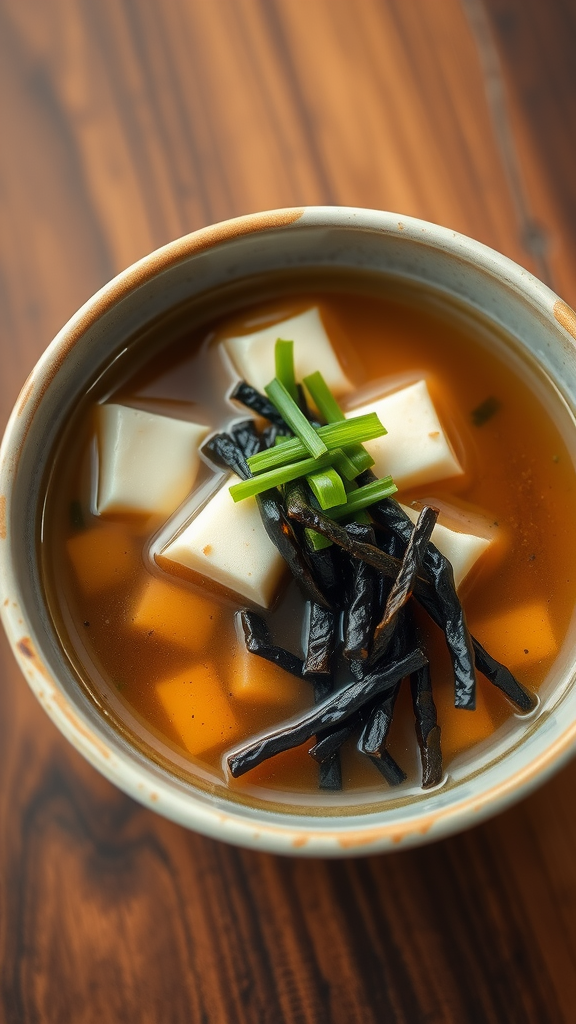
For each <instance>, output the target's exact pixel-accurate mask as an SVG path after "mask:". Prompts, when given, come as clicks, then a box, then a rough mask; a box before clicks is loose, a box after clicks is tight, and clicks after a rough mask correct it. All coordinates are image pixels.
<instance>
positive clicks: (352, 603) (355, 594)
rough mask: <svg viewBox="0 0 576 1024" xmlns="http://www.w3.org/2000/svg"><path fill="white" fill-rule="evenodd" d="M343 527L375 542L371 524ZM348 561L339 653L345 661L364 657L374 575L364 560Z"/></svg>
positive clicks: (373, 596) (355, 534)
mask: <svg viewBox="0 0 576 1024" xmlns="http://www.w3.org/2000/svg"><path fill="white" fill-rule="evenodd" d="M345 530H346V533H348V534H349V535H350V536H351V537H354V538H355V539H356V540H361V541H364V542H365V543H368V544H373V545H375V544H376V538H375V536H374V529H373V527H372V526H362V525H360V524H359V523H349V525H348V526H346V527H345ZM326 550H331V549H329V548H328V549H326ZM351 562H352V566H351V570H352V571H351V576H352V579H351V585H350V594H349V600H348V602H347V606H346V608H345V613H344V649H343V652H342V653H343V654H344V657H345V658H347V659H348V661H352V660H354V661H356V660H358V661H364V660H365V659H366V658H367V657H368V649H369V646H370V639H371V636H372V622H373V618H374V604H375V596H376V587H377V577H376V572H375V570H374V568H373V567H372V566H371V565H368V564H367V563H366V562H362V561H361V560H360V559H359V558H352V559H351Z"/></svg>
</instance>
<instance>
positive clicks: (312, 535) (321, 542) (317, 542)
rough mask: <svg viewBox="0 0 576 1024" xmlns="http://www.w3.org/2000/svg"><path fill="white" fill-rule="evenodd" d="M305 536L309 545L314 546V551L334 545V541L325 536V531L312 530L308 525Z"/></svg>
mask: <svg viewBox="0 0 576 1024" xmlns="http://www.w3.org/2000/svg"><path fill="white" fill-rule="evenodd" d="M304 536H305V537H306V543H307V544H308V547H310V548H312V551H322V549H323V548H331V547H332V541H331V540H328V537H325V536H324V534H323V533H318V531H317V530H310V529H309V528H308V527H306V529H305V530H304Z"/></svg>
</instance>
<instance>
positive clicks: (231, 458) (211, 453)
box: [201, 434, 252, 480]
mask: <svg viewBox="0 0 576 1024" xmlns="http://www.w3.org/2000/svg"><path fill="white" fill-rule="evenodd" d="M201 450H202V452H203V453H204V452H207V453H208V458H209V459H211V461H212V462H215V463H216V465H217V466H221V467H223V468H224V469H232V470H233V471H234V473H236V475H237V476H239V477H240V478H241V479H242V480H249V479H250V477H251V476H252V473H251V471H250V467H249V465H248V463H247V462H246V457H245V455H244V453H243V451H242V449H241V448H240V447H239V445H238V444H237V443H236V441H235V440H234V439H233V438H232V437H230V434H213V435H212V437H210V438H208V440H207V441H206V442H205V444H203V445H202V449H201Z"/></svg>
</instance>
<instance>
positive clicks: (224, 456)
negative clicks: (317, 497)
mask: <svg viewBox="0 0 576 1024" xmlns="http://www.w3.org/2000/svg"><path fill="white" fill-rule="evenodd" d="M204 450H207V451H208V454H209V457H210V458H211V459H212V461H214V462H216V463H217V465H219V466H226V467H227V468H229V469H232V470H234V472H235V473H236V474H237V475H238V476H239V477H241V478H242V479H243V480H249V479H250V477H251V476H252V473H251V471H250V467H249V466H248V463H247V462H246V459H245V458H244V455H243V454H242V452H241V450H240V448H239V447H238V445H237V444H236V442H235V441H233V440H232V438H231V437H230V435H229V434H214V435H213V437H211V438H210V439H209V440H208V441H206V443H205V445H204V446H203V448H202V451H204ZM256 501H257V503H258V508H259V510H260V516H261V519H262V523H263V525H264V529H265V530H266V533H267V534H268V536H269V538H270V540H271V541H272V543H273V544H274V546H275V547H276V548H277V549H278V551H279V552H280V554H281V555H282V558H283V559H284V561H285V562H286V563H287V564H288V567H289V569H290V572H291V573H292V575H293V576H294V577H295V578H296V579H297V580H298V581H299V582H300V583H301V584H302V586H303V587H304V589H305V591H306V593H307V595H308V597H309V598H310V599H311V600H312V601H316V602H317V603H318V604H321V605H323V607H325V608H329V607H330V602H329V601H328V598H327V597H325V595H324V594H323V593H322V591H321V590H320V588H319V586H318V584H317V583H316V581H315V579H314V577H313V575H312V572H311V570H310V566H309V564H308V562H307V560H306V556H305V554H304V551H303V549H302V547H301V545H300V544H299V542H298V539H297V537H296V534H295V533H294V529H293V527H292V524H291V523H290V521H289V520H288V517H287V515H286V511H285V509H284V504H283V502H282V498H281V495H280V492H279V491H278V490H277V488H273V489H272V490H270V491H264V493H263V494H257V495H256Z"/></svg>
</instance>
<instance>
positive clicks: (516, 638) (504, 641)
mask: <svg viewBox="0 0 576 1024" xmlns="http://www.w3.org/2000/svg"><path fill="white" fill-rule="evenodd" d="M472 628H473V631H474V635H475V636H477V637H478V639H479V640H480V642H481V643H482V644H484V646H485V647H486V650H487V651H488V652H489V653H490V654H491V655H492V657H493V658H497V659H498V661H501V662H502V663H503V664H504V665H506V666H507V667H508V668H509V669H510V670H511V671H512V672H515V671H517V670H518V669H522V668H524V667H525V666H526V665H533V664H535V663H536V662H539V661H542V660H543V659H544V658H551V657H552V656H553V655H554V654H556V651H557V650H558V644H557V642H556V637H555V636H554V630H553V628H552V623H551V621H550V616H549V614H548V609H547V607H546V605H545V603H544V602H543V601H530V602H527V603H526V604H522V605H518V606H517V607H516V608H511V609H510V610H509V611H505V612H501V613H499V614H495V615H493V616H490V618H489V619H485V620H484V621H481V622H476V621H474V623H473V625H472Z"/></svg>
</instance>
